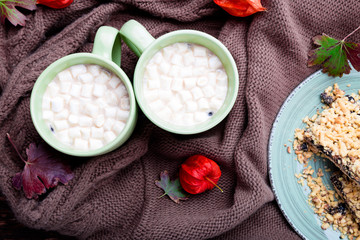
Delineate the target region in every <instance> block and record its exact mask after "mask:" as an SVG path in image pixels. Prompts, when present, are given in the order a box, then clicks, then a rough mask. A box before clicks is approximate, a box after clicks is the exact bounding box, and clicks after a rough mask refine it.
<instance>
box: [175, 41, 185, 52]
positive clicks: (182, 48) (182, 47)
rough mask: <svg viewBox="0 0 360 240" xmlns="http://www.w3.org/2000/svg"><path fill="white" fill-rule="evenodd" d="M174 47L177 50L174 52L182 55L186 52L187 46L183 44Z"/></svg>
mask: <svg viewBox="0 0 360 240" xmlns="http://www.w3.org/2000/svg"><path fill="white" fill-rule="evenodd" d="M174 47H176V48H177V51H176V52H179V53H182V52H185V51H187V50H188V44H184V43H175V44H174Z"/></svg>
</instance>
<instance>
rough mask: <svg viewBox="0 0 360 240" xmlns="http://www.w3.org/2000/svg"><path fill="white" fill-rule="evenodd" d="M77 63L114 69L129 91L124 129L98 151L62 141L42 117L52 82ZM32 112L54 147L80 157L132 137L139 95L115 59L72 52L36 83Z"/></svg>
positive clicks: (111, 148)
mask: <svg viewBox="0 0 360 240" xmlns="http://www.w3.org/2000/svg"><path fill="white" fill-rule="evenodd" d="M77 64H96V65H99V66H102V67H104V68H106V69H108V70H110V71H111V72H113V73H114V74H116V75H117V76H118V77H119V78H120V79H121V81H122V82H123V83H124V85H125V87H126V89H127V91H128V94H129V99H130V114H129V117H128V120H127V121H126V125H125V127H124V129H123V130H122V132H121V133H120V134H119V135H118V136H117V137H116V138H115V139H114V140H113V141H112V142H110V143H108V144H106V145H104V146H103V147H101V148H99V149H96V150H86V151H82V150H77V149H74V148H72V147H70V146H68V145H66V144H64V143H62V142H60V141H59V140H58V139H57V138H56V137H55V136H54V134H53V133H52V132H51V130H50V129H49V127H48V126H47V125H46V123H45V121H44V119H43V118H42V99H43V95H44V93H45V91H46V88H47V86H48V84H49V83H50V82H51V81H52V80H53V79H54V78H55V77H56V75H57V74H58V73H59V72H61V71H63V70H65V69H67V68H69V67H71V66H74V65H77ZM30 112H31V118H32V121H33V123H34V125H35V128H36V130H37V131H38V133H39V134H40V136H41V137H42V138H43V139H44V140H45V141H46V142H47V143H48V144H49V145H50V146H52V147H53V148H55V149H57V150H59V151H60V152H63V153H66V154H69V155H73V156H80V157H87V156H96V155H100V154H104V153H107V152H110V151H112V150H114V149H115V148H117V147H119V146H120V145H122V144H123V143H124V142H125V141H126V140H127V139H128V138H129V137H130V135H131V133H132V131H133V130H134V127H135V123H136V118H137V110H136V103H135V96H134V93H133V89H132V86H131V83H130V80H129V79H128V77H127V76H126V74H125V73H124V72H123V71H122V70H121V69H120V67H119V66H117V65H116V64H115V63H113V62H111V61H110V60H104V59H103V58H101V57H99V56H97V55H95V54H91V53H75V54H71V55H68V56H66V57H63V58H61V59H59V60H57V61H55V62H54V63H52V64H51V65H50V66H48V67H47V68H46V69H45V70H44V71H43V72H42V73H41V75H40V76H39V77H38V79H37V80H36V82H35V85H34V88H33V90H32V93H31V99H30Z"/></svg>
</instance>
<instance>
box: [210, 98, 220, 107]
mask: <svg viewBox="0 0 360 240" xmlns="http://www.w3.org/2000/svg"><path fill="white" fill-rule="evenodd" d="M222 105H223V101H221V100H220V99H218V98H217V97H212V98H211V99H210V107H211V108H214V109H219V108H220V107H221V106H222Z"/></svg>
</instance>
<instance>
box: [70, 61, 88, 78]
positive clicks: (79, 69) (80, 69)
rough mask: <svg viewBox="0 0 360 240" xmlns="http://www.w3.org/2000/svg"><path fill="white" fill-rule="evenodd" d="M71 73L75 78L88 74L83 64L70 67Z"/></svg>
mask: <svg viewBox="0 0 360 240" xmlns="http://www.w3.org/2000/svg"><path fill="white" fill-rule="evenodd" d="M70 71H71V73H72V75H73V76H74V77H77V76H78V75H79V74H81V73H86V67H85V65H83V64H79V65H74V66H71V67H70Z"/></svg>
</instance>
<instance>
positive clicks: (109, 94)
mask: <svg viewBox="0 0 360 240" xmlns="http://www.w3.org/2000/svg"><path fill="white" fill-rule="evenodd" d="M105 101H106V103H107V104H109V105H118V102H119V99H118V98H117V97H116V94H115V93H114V92H113V91H109V90H108V91H106V93H105Z"/></svg>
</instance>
